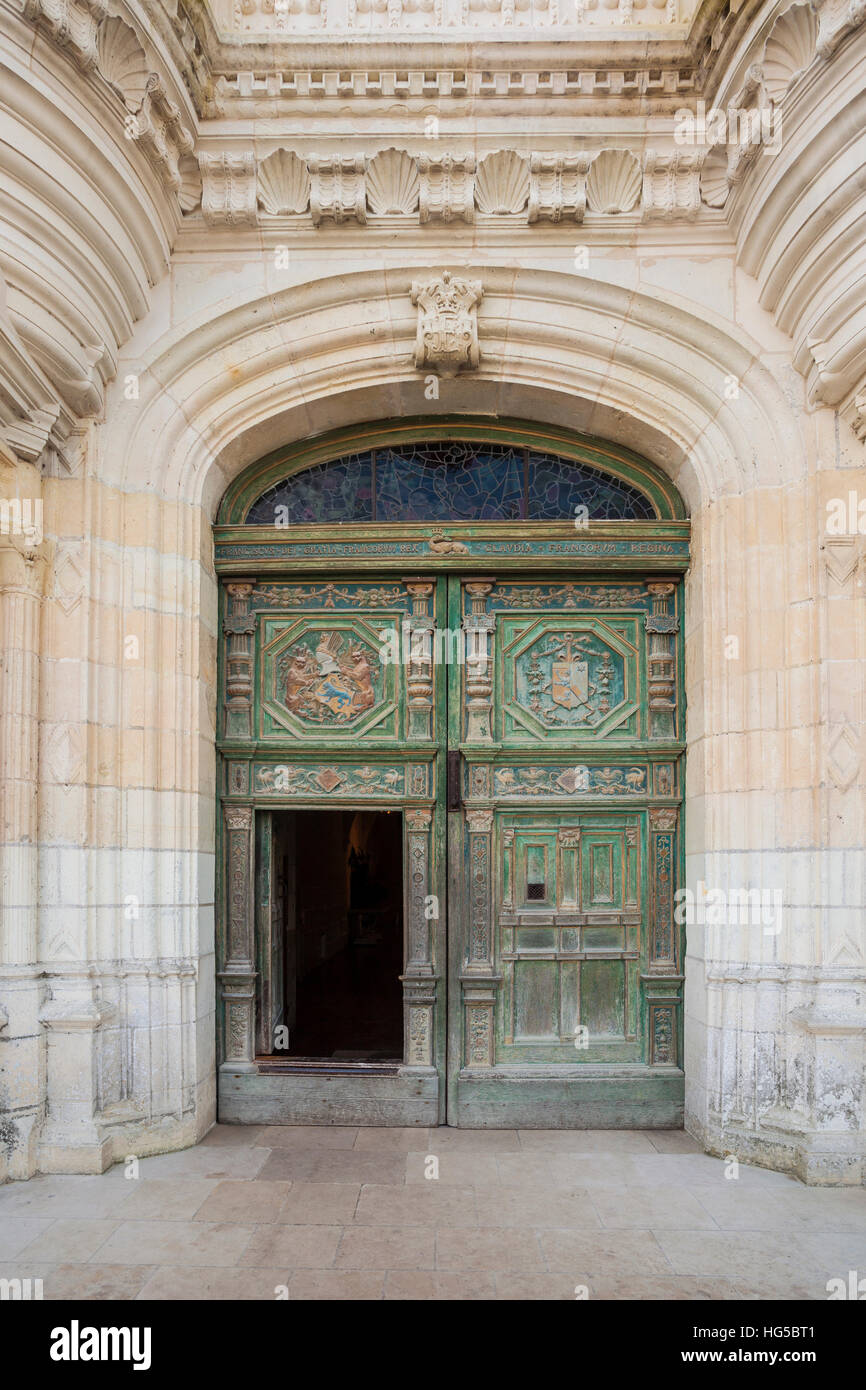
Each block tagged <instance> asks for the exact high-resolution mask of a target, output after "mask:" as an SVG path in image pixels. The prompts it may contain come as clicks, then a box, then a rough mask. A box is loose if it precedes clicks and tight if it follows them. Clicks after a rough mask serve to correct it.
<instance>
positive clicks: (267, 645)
mask: <svg viewBox="0 0 866 1390" xmlns="http://www.w3.org/2000/svg"><path fill="white" fill-rule="evenodd" d="M446 586H447V581H445V580H437V579H430V578H423V577H422V578H414V577H407V578H398V577H394V576H389V577H383V578H376V577H371V576H368V575H366V574H365V575H364V576H363V577H359V576H358V575H357V574H355V575H348V576H346V577H345V578H340V577H334V578H330V577H329V578H327V579H319V578H317V577H315V576H311V577H309V578H307V579H304V580H288V579H286V580H284V579H282V578H281V577H277V578H273V579H272V578H270V577H267V578H263V579H261V580H249V581H234V580H233V581H231V582H229V583H228V584H227V585H226V586H225V588H226V593H225V602H224V620H223V631H224V635H225V647H224V656H223V670H224V679H225V692H226V698H225V702H224V709H223V727H222V730H221V739H220V749H221V754H222V769H223V771H222V776H223V778H224V783H223V795H224V801H223V807H224V809H223V846H224V849H223V865H224V874H225V877H224V881H223V888H222V896H223V902H224V903H225V905H226V910H225V912H224V914H223V920H224V921H225V923H226V928H225V929H224V933H223V939H222V941H221V943H220V960H221V968H220V981H221V986H222V1001H223V1008H222V1032H221V1044H222V1065H221V1068H220V1106H221V1114H222V1116H223V1118H226V1119H251V1120H255V1119H257V1118H258V1120H260V1121H261V1120H264V1121H268V1120H270V1121H275V1122H279V1123H293V1122H294V1123H298V1122H309V1123H376V1124H378V1123H393V1124H425V1125H427V1124H436V1123H438V1122H439V1121H440V1120H442V1119H443V1118H444V1086H443V1085H440V1080H441V1079H442V1078H444V1069H445V1022H446V1004H445V989H444V970H445V966H444V962H445V947H444V913H440V910H439V903H440V902H442V903H444V898H445V890H444V875H445V857H444V845H443V837H444V814H445V813H444V802H443V797H442V795H441V788H442V785H443V778H442V776H441V768H442V766H443V764H444V745H445V699H446V690H445V675H444V666H443V665H442V664H441V663H438V662H437V661H435V660H434V632H435V628H436V624H437V617H438V620H439V625H440V626H441V625H443V622H444V616H445V612H444V609H445V597H446ZM324 809H327V810H337V809H344V810H367V809H369V810H373V809H381V810H389V811H394V810H397V811H398V812H399V813H401V814H402V820H403V865H404V872H403V879H404V885H403V886H404V894H403V927H404V952H403V969H402V972H401V974H400V980H401V982H402V990H403V1006H404V1007H403V1016H404V1028H403V1032H404V1048H403V1059H402V1061H403V1065H402V1066H393V1067H391V1068H390V1069H388V1070H389V1074H388V1075H387V1076H369V1075H361V1074H360V1069H359V1074H357V1075H353V1074H352V1073H351V1071H350V1070H349V1069H345V1070H344V1074H341V1075H340V1076H339V1077H332V1078H330V1079H329V1082H328V1084H327V1086H326V1085H325V1084H324V1083H321V1082H320V1083H319V1084H318V1087H317V1086H316V1085H314V1084H313V1083H312V1082H311V1081H310V1078H309V1076H303V1075H301V1074H299V1073H294V1074H292V1073H291V1072H290V1070H289V1068H288V1066H284V1067H283V1070H282V1072H280V1070H279V1068H280V1064H281V1062H285V1061H287V1059H285V1058H282V1059H281V1058H280V1057H279V1056H278V1055H277V1054H278V1053H279V1052H280V1051H281V1046H280V1043H279V1040H278V1038H277V1035H276V1030H277V1029H278V1028H279V1027H280V1025H284V1026H285V1028H287V1029H288V1030H289V1033H291V1028H292V1024H293V1021H294V1008H295V996H294V974H295V971H294V958H295V949H296V945H295V943H296V934H295V932H294V931H293V926H294V915H295V914H294V909H293V901H294V898H295V881H294V877H293V875H295V874H302V873H304V872H308V871H312V872H315V871H316V866H315V865H309V864H307V865H304V864H300V865H290V864H288V863H287V862H286V858H287V856H286V852H285V846H284V844H283V843H282V842H281V839H280V836H281V835H285V834H286V830H285V827H286V825H287V818H288V817H290V816H291V815H292V814H293V813H300V812H301V811H303V810H324ZM282 1046H283V1047H285V1043H283V1044H282ZM390 1073H393V1074H390Z"/></svg>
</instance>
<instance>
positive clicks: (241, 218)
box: [198, 152, 257, 227]
mask: <svg viewBox="0 0 866 1390" xmlns="http://www.w3.org/2000/svg"><path fill="white" fill-rule="evenodd" d="M198 162H199V168H200V170H201V177H202V198H201V210H202V216H203V217H204V220H205V222H207V223H208V224H209V225H211V226H214V225H217V224H220V223H222V224H224V225H226V226H229V227H254V226H255V225H256V221H257V213H256V157H255V155H254V154H252V153H246V154H226V153H225V152H223V153H221V154H201V155H199V161H198Z"/></svg>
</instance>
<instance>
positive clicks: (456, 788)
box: [446, 748, 462, 811]
mask: <svg viewBox="0 0 866 1390" xmlns="http://www.w3.org/2000/svg"><path fill="white" fill-rule="evenodd" d="M446 757H447V760H448V763H447V770H448V785H447V789H446V798H447V806H448V810H449V811H459V810H460V807H461V804H462V802H461V797H460V771H461V768H460V764H461V757H460V752H459V750H455V751H452V750H451V749H450V748H449V750H448V752H447V754H446Z"/></svg>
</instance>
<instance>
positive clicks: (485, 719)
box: [463, 579, 496, 743]
mask: <svg viewBox="0 0 866 1390" xmlns="http://www.w3.org/2000/svg"><path fill="white" fill-rule="evenodd" d="M493 583H494V581H493V580H487V579H482V580H475V579H473V580H470V581H467V582H466V583H464V585H463V588H464V591H465V605H464V613H465V616H464V618H463V634H464V641H465V644H466V667H465V669H466V742H467V743H491V742H492V741H493V634H494V632H495V630H496V617H495V615H494V614H492V613H488V612H487V611H486V609H487V596H488V594H489V593H490V591H491V589H492V588H493Z"/></svg>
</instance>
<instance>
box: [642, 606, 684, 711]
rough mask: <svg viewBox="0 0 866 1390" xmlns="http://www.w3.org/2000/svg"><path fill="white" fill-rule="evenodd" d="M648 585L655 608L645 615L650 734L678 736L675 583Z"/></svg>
mask: <svg viewBox="0 0 866 1390" xmlns="http://www.w3.org/2000/svg"><path fill="white" fill-rule="evenodd" d="M647 589H648V590H649V592H650V593H651V594H652V599H653V611H652V612H651V613H648V614H647V616H646V631H647V635H648V637H649V652H648V655H647V693H648V696H649V711H650V737H651V738H676V702H677V658H676V634H677V632H678V631H679V622H678V621H677V616H676V612H675V611H673V609H672V608H671V607H670V601H671V598H672V596H673V594H674V593H675V592H676V584H673V583H670V582H669V581H667V580H662V581H659V582H658V583H651V584H647Z"/></svg>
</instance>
